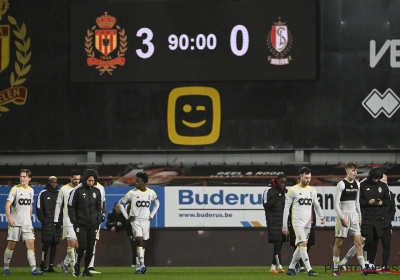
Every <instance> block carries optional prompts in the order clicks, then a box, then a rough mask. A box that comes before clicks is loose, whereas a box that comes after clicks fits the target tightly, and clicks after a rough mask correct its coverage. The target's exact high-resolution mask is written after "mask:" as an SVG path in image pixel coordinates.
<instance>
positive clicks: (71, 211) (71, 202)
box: [67, 187, 78, 225]
mask: <svg viewBox="0 0 400 280" xmlns="http://www.w3.org/2000/svg"><path fill="white" fill-rule="evenodd" d="M76 190H78V189H77V187H75V189H74V190H73V191H72V192H71V193H70V194H69V199H68V204H67V208H68V217H69V219H70V221H71V223H72V224H73V225H75V224H76V204H77V202H78V198H77V196H78V193H77V191H76Z"/></svg>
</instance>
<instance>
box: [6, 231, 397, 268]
mask: <svg viewBox="0 0 400 280" xmlns="http://www.w3.org/2000/svg"><path fill="white" fill-rule="evenodd" d="M315 234H316V237H315V241H316V243H315V245H314V246H312V247H311V250H310V260H311V264H312V265H314V266H317V265H318V266H320V265H331V263H332V248H333V244H334V240H335V238H334V230H333V228H331V229H316V233H315ZM35 235H36V241H35V251H36V256H37V260H39V256H40V255H41V242H40V231H38V230H36V231H35ZM399 238H400V230H399V229H394V230H393V236H392V247H391V254H390V259H389V265H390V266H396V265H399V264H400V262H399V261H400V259H399V258H400V257H399V256H400V246H399V243H398V242H396V240H398V239H399ZM6 239H7V231H6V230H4V229H2V230H0V240H2V242H1V244H3V245H2V248H1V250H5V246H6V242H5V240H6ZM3 241H4V242H3ZM351 246H352V244H351V242H350V239H346V240H345V241H344V244H343V247H342V248H343V249H342V252H341V256H342V257H343V256H344V254H345V253H346V252H347V250H348V249H349V248H350V247H351ZM129 247H130V244H129V240H128V237H127V235H126V233H125V232H123V231H122V232H119V233H114V232H110V231H106V230H102V231H101V235H100V241H99V242H98V243H97V247H96V263H95V265H96V267H97V266H130V265H131V260H132V255H131V250H130V249H129ZM66 251H67V248H66V242H65V241H62V242H61V244H60V245H59V246H58V247H57V257H56V263H59V262H61V260H63V259H64V257H65V254H66ZM272 251H273V246H272V245H271V244H269V243H268V233H267V231H266V229H265V228H251V229H201V230H199V229H157V228H154V229H152V230H151V235H150V239H149V241H148V242H147V245H146V256H145V263H146V265H147V266H150V267H151V266H264V265H265V266H269V265H271V260H272ZM292 254H293V248H292V247H290V246H289V244H288V243H285V244H284V245H283V248H282V259H283V261H282V263H283V264H284V266H287V265H289V262H290V260H291V257H292ZM381 261H382V249H381V245H379V249H378V254H377V261H376V263H377V264H378V265H379V264H380V263H381ZM27 265H28V261H27V259H26V248H25V246H24V244H23V243H21V242H19V244H17V246H16V249H15V251H14V254H13V259H12V261H11V266H27ZM349 265H357V260H356V258H354V257H353V259H351V260H350V261H349ZM399 268H400V267H399ZM393 269H396V268H393ZM59 270H60V269H59Z"/></svg>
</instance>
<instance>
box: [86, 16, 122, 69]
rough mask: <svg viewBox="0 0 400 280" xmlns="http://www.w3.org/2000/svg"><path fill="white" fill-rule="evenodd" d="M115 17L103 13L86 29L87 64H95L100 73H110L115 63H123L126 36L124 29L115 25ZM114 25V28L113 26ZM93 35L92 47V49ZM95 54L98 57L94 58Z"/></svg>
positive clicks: (114, 67)
mask: <svg viewBox="0 0 400 280" xmlns="http://www.w3.org/2000/svg"><path fill="white" fill-rule="evenodd" d="M116 22H117V19H116V18H115V17H113V16H110V15H108V14H107V12H105V13H104V15H103V16H101V17H98V18H97V19H96V24H97V25H95V26H93V27H92V28H91V29H88V30H87V32H86V33H87V34H86V36H85V51H86V54H87V56H88V57H89V58H88V59H87V64H88V66H96V69H98V70H99V72H100V75H102V74H104V73H105V72H107V73H108V74H110V75H112V71H113V70H114V69H116V68H117V66H116V65H120V66H123V65H124V64H125V57H124V56H125V53H126V51H127V49H128V37H127V35H126V34H125V29H123V28H121V27H120V26H119V25H115V23H116ZM114 25H115V28H113V27H114ZM93 35H94V47H95V49H93ZM96 55H98V56H99V58H96Z"/></svg>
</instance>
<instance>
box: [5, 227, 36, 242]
mask: <svg viewBox="0 0 400 280" xmlns="http://www.w3.org/2000/svg"><path fill="white" fill-rule="evenodd" d="M21 237H22V240H24V241H25V240H30V239H33V240H35V232H34V230H33V227H32V226H23V227H8V235H7V240H9V241H19V240H20V239H21Z"/></svg>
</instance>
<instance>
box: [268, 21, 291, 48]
mask: <svg viewBox="0 0 400 280" xmlns="http://www.w3.org/2000/svg"><path fill="white" fill-rule="evenodd" d="M288 40H289V35H288V28H287V26H286V25H273V26H272V30H271V44H272V46H273V47H274V49H275V50H276V51H277V52H282V51H283V50H284V49H285V48H286V46H287V44H288Z"/></svg>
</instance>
